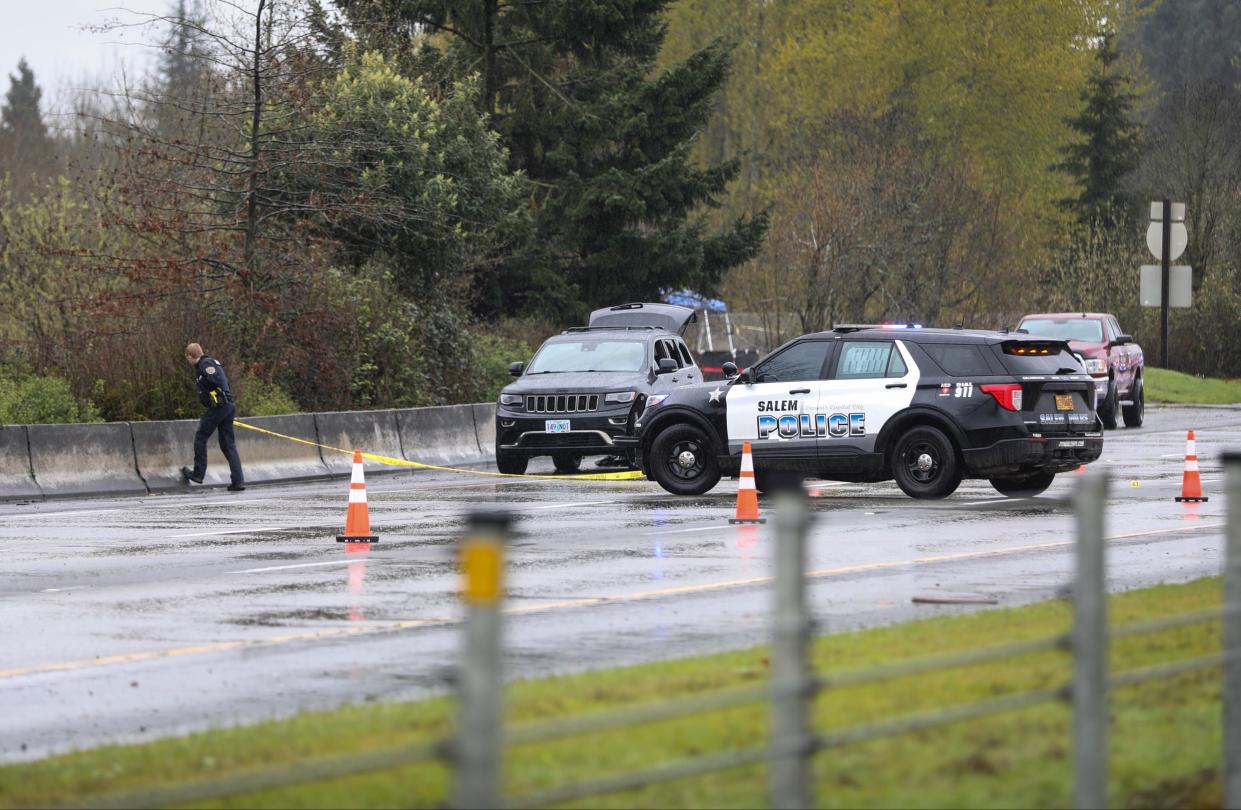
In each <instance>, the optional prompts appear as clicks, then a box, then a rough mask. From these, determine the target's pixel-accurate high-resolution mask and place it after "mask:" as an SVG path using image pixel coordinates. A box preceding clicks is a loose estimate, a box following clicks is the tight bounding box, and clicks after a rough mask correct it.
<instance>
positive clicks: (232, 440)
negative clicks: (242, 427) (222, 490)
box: [188, 354, 245, 488]
mask: <svg viewBox="0 0 1241 810" xmlns="http://www.w3.org/2000/svg"><path fill="white" fill-rule="evenodd" d="M194 374H195V377H196V379H197V382H198V401H199V402H201V403H202V404H203V407H205V408H206V409H207V410H206V412H204V413H203V415H202V418H201V419H199V420H198V432H197V433H195V434H194V470H193V473H192V474H191V475H190V476H188V478H189V479H190V480H191V481H196V482H199V483H201V482H202V478H203V475H204V474H205V473H206V472H207V439H208V438H210V436H211V433H212V432H213V431H216V430H218V431H219V433H220V452H222V453H224V457H225V458H226V459H228V469H229V472H230V473H231V474H232V478H233V483H232V485H233V487H236V488H241V487H244V486H245V476H243V475H242V472H241V459H240V458H238V456H237V440H236V437H235V436H234V435H233V417H234V416H235V415H236V413H237V406H236V405H235V404H234V403H233V392H232V389H230V388H229V387H228V377H227V376H225V374H224V369H223V367H221V366H220V363H219V362H218V361H217V360H216V359H215V358H213V357H211V356H209V355H205V354H204V355H203V356H202V357H201V358H200V359H199V360H198V363H196V364H195V365H194Z"/></svg>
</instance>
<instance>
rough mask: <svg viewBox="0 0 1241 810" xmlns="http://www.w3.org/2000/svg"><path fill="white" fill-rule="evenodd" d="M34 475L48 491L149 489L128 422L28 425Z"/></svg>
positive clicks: (134, 491)
mask: <svg viewBox="0 0 1241 810" xmlns="http://www.w3.org/2000/svg"><path fill="white" fill-rule="evenodd" d="M26 431H27V435H29V437H30V462H31V467H32V468H33V469H34V478H35V481H36V482H37V483H38V485H39V488H40V489H42V490H43V494H44V495H46V496H47V497H49V498H50V497H55V496H58V495H124V494H131V495H132V494H142V495H145V494H146V492H147V486H146V483H145V482H144V481H143V480H142V478H140V477H139V475H138V466H137V461H136V460H135V458H134V440H133V433H132V432H131V430H130V427H129V423H128V422H111V423H107V424H89V425H27V426H26Z"/></svg>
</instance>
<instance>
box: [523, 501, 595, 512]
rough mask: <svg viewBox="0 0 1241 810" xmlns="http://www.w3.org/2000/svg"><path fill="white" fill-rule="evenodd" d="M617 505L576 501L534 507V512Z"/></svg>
mask: <svg viewBox="0 0 1241 810" xmlns="http://www.w3.org/2000/svg"><path fill="white" fill-rule="evenodd" d="M609 503H616V502H615V501H574V502H573V503H550V504H548V505H547V506H535V507H532V511H535V512H541V511H543V510H544V509H572V508H573V507H575V506H602V505H604V504H609Z"/></svg>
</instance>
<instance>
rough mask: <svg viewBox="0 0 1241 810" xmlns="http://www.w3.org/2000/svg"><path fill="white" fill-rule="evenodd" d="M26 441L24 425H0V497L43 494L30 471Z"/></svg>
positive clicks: (33, 496)
mask: <svg viewBox="0 0 1241 810" xmlns="http://www.w3.org/2000/svg"><path fill="white" fill-rule="evenodd" d="M28 441H29V440H28V439H27V437H26V426H25V425H0V499H12V498H40V497H42V496H43V490H41V489H39V485H38V484H37V483H36V482H35V480H34V476H33V475H32V474H31V472H30V445H29V444H28Z"/></svg>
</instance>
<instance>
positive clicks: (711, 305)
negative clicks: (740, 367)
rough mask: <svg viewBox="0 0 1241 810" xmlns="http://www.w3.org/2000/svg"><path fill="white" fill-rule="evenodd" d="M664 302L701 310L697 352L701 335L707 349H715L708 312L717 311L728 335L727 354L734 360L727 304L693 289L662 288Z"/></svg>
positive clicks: (734, 349)
mask: <svg viewBox="0 0 1241 810" xmlns="http://www.w3.org/2000/svg"><path fill="white" fill-rule="evenodd" d="M663 298H664V302H665V303H668V304H679V305H681V306H683V307H692V308H693V309H698V310H702V327H703V331H702V332H699V333H698V347H697V349H698V353H699V354H701V353H702V351H703V349H702V341H703V337H704V336H705V337H706V341H707V351H715V342H714V341H713V340H712V338H711V318H710V317H709V315H708V313H711V312H718V313H721V314H723V316H724V333H725V334H726V335H727V336H728V354H729V356H730V357H732V358H733V359H734V360H736V359H737V350H736V348H734V347H733V327H732V323H731V322H730V321H729V319H728V305H727V304H725V303H724V302H723V301H721V300H720V299H718V298H707V297H706V296H705V295H703V294H702V293H697V292H694V291H693V290H664V291H663Z"/></svg>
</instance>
